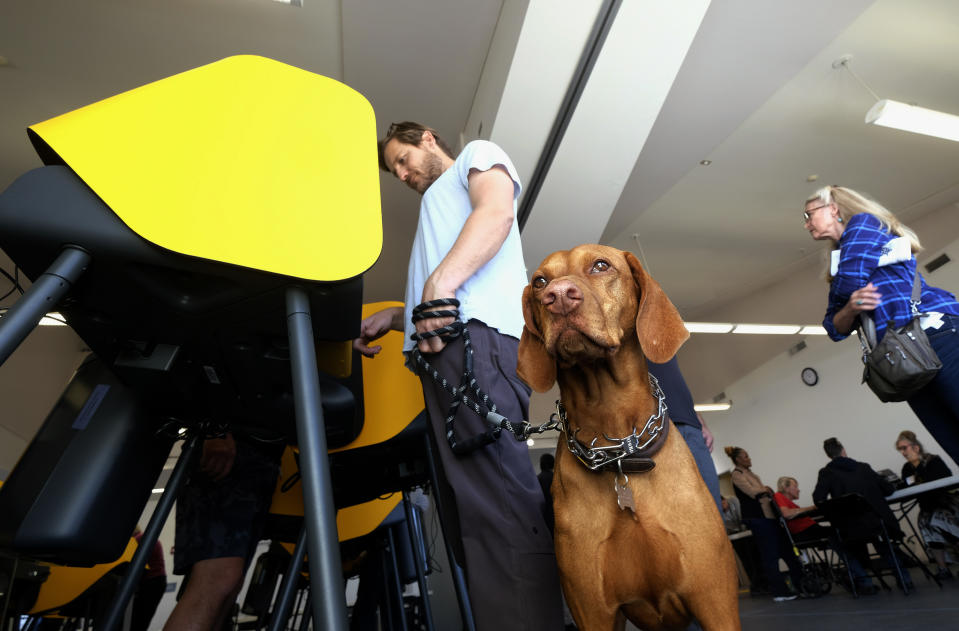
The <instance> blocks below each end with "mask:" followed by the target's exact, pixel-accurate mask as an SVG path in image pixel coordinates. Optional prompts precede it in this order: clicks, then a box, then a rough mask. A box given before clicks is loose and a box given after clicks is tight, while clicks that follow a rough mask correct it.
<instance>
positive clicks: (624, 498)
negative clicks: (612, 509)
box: [613, 478, 636, 517]
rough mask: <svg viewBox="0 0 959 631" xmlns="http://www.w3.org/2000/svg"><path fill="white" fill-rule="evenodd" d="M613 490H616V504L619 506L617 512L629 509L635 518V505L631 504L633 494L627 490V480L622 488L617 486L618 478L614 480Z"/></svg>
mask: <svg viewBox="0 0 959 631" xmlns="http://www.w3.org/2000/svg"><path fill="white" fill-rule="evenodd" d="M613 488H614V489H615V490H616V503H617V504H618V505H619V510H626V509H629V511H630V512H632V513H633V517H635V516H636V515H635V511H636V505H635V504H634V503H633V494H632V493H631V492H630V490H629V478H627V479H626V484H624V485H622V486H620V484H619V478H616V481H615V482H614V483H613Z"/></svg>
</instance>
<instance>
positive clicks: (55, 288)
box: [0, 245, 90, 364]
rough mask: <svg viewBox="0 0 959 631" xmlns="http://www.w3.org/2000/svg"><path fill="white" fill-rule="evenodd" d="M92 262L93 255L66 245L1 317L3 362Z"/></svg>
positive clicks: (0, 337)
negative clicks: (91, 256)
mask: <svg viewBox="0 0 959 631" xmlns="http://www.w3.org/2000/svg"><path fill="white" fill-rule="evenodd" d="M89 262H90V255H89V254H88V253H87V252H86V251H85V250H82V249H80V248H78V247H76V246H72V245H68V246H66V247H65V248H63V250H61V251H60V255H59V256H57V258H56V260H55V261H54V262H53V264H52V265H51V266H50V267H49V268H47V271H45V272H44V273H43V274H41V275H40V277H39V278H37V280H36V282H34V283H33V285H31V286H30V288H29V289H27V290H26V291H25V292H23V295H22V296H21V297H20V299H19V300H17V301H16V302H15V303H14V304H13V306H12V307H10V308H9V309H7V312H6V313H4V314H3V317H2V318H0V364H2V363H3V362H5V361H7V358H8V357H10V355H11V354H12V353H13V351H15V350H17V347H18V346H20V344H21V343H22V342H23V340H25V339H26V337H27V336H28V335H30V332H31V331H33V329H35V328H36V326H37V323H38V322H40V319H41V318H42V317H43V315H44V314H45V313H46V312H48V311H50V310H51V309H53V308H54V307H55V306H56V304H57V303H58V302H59V301H60V299H61V298H63V296H64V294H66V293H67V292H68V291H69V290H70V288H71V287H72V286H73V283H75V282H76V280H77V278H79V277H80V275H81V274H82V273H83V272H84V271H85V270H86V269H87V264H88V263H89Z"/></svg>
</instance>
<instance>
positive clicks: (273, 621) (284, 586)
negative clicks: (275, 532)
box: [268, 524, 306, 631]
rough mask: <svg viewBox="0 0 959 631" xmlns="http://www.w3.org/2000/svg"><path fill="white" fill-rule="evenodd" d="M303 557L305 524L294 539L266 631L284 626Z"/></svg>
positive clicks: (294, 594)
mask: <svg viewBox="0 0 959 631" xmlns="http://www.w3.org/2000/svg"><path fill="white" fill-rule="evenodd" d="M304 557H306V525H305V524H304V525H303V527H302V528H300V535H299V536H298V537H297V538H296V546H295V547H294V548H293V556H292V557H291V558H290V565H289V567H287V569H286V575H285V576H284V577H283V582H282V583H280V594H279V596H277V599H276V604H275V605H274V606H273V613H272V614H271V615H270V626H269V627H268V631H280V629H282V628H284V627H285V626H286V620H287V618H289V617H290V608H291V605H292V604H293V597H294V596H296V583H297V579H298V578H299V576H300V567H302V565H303V559H304Z"/></svg>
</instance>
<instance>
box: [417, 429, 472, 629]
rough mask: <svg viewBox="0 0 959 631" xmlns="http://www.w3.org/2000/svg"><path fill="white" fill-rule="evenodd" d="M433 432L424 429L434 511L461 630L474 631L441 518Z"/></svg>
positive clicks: (463, 585)
mask: <svg viewBox="0 0 959 631" xmlns="http://www.w3.org/2000/svg"><path fill="white" fill-rule="evenodd" d="M433 441H434V438H433V430H432V428H430V427H427V428H426V464H427V466H428V467H429V473H430V481H431V483H432V484H433V500H434V502H435V503H436V511H437V512H438V513H439V515H440V530H442V531H443V541H444V543H446V558H447V559H449V562H450V575H451V577H452V579H453V589H454V590H455V591H456V600H458V601H459V605H460V619H461V620H462V622H463V629H465V631H476V624H475V623H474V622H473V607H472V605H470V597H469V593H468V592H467V591H466V576H465V574H464V572H463V568H462V566H460V564H459V563H458V562H457V560H456V555H455V554H454V553H453V543H452V540H451V539H450V536H451V535H452V533H451V532H450V531H449V529H448V528H447V527H446V520H445V519H444V518H443V515H448V514H449V513H446V512H444V510H446V508H447V507H446V506H445V505H444V502H443V498H442V497H441V496H442V493H440V490H439V479H440V478H439V472H438V470H437V468H436V460H435V458H434V455H433V454H435V453H438V452H435V451H433V449H434V446H435V443H434V442H433Z"/></svg>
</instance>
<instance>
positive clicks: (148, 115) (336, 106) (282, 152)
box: [29, 55, 383, 281]
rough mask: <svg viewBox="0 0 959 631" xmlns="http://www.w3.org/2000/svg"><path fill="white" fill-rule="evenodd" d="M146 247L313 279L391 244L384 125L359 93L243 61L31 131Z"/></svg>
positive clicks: (261, 61) (341, 271) (45, 153)
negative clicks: (384, 215)
mask: <svg viewBox="0 0 959 631" xmlns="http://www.w3.org/2000/svg"><path fill="white" fill-rule="evenodd" d="M29 133H30V136H31V139H32V140H33V142H34V145H35V146H36V147H37V150H38V152H39V153H40V155H41V156H42V157H43V158H44V160H45V161H46V162H48V163H60V162H62V163H65V164H67V165H68V166H69V167H70V168H72V169H73V170H74V171H75V172H76V173H77V175H78V176H79V177H80V178H81V179H82V180H83V181H84V182H85V183H86V184H87V185H88V186H89V187H90V188H91V189H92V190H93V191H94V192H95V193H96V194H97V195H98V196H99V197H100V198H101V199H102V200H103V201H104V202H105V203H106V204H107V205H108V206H110V208H111V209H112V210H113V211H114V212H115V213H116V214H117V215H118V216H119V217H120V219H121V220H122V221H123V222H124V223H125V224H126V225H127V226H129V227H130V229H132V230H133V231H134V232H136V233H137V234H139V235H140V236H141V237H143V238H144V239H147V240H148V241H150V242H152V243H155V244H156V245H159V246H162V247H164V248H167V249H169V250H173V251H175V252H179V253H181V254H186V255H190V256H196V257H201V258H205V259H210V260H214V261H220V262H225V263H231V264H234V265H240V266H243V267H249V268H253V269H257V270H263V271H267V272H273V273H277V274H284V275H288V276H294V277H297V278H303V279H307V280H316V281H336V280H343V279H347V278H353V277H355V276H358V275H360V274H362V273H363V272H365V271H366V270H367V269H369V268H370V267H371V266H372V265H373V263H374V262H376V259H377V258H378V257H379V253H380V249H381V247H382V240H383V238H382V223H381V216H380V192H379V172H378V164H377V157H376V124H375V120H374V115H373V108H372V107H371V106H370V104H369V102H368V101H367V100H366V99H365V98H364V97H363V96H362V95H361V94H359V93H358V92H356V91H355V90H353V89H351V88H349V87H348V86H346V85H343V84H342V83H339V82H337V81H335V80H333V79H329V78H327V77H323V76H320V75H317V74H314V73H311V72H307V71H305V70H301V69H299V68H294V67H293V66H289V65H286V64H283V63H280V62H278V61H274V60H271V59H266V58H264V57H256V56H252V55H242V56H236V57H228V58H226V59H223V60H220V61H217V62H214V63H211V64H209V65H206V66H201V67H199V68H196V69H193V70H189V71H187V72H183V73H181V74H178V75H174V76H172V77H168V78H166V79H161V80H160V81H156V82H154V83H150V84H147V85H145V86H142V87H139V88H136V89H133V90H130V91H129V92H124V93H122V94H118V95H116V96H113V97H110V98H108V99H105V100H103V101H100V102H97V103H93V104H92V105H88V106H86V107H83V108H80V109H78V110H75V111H73V112H69V113H67V114H63V115H61V116H58V117H56V118H53V119H50V120H48V121H45V122H42V123H38V124H36V125H33V126H31V127H30V132H29Z"/></svg>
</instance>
